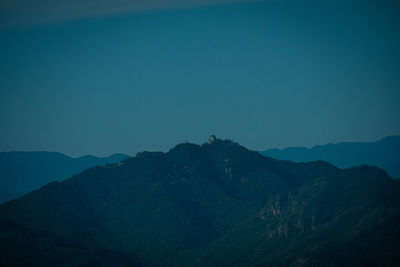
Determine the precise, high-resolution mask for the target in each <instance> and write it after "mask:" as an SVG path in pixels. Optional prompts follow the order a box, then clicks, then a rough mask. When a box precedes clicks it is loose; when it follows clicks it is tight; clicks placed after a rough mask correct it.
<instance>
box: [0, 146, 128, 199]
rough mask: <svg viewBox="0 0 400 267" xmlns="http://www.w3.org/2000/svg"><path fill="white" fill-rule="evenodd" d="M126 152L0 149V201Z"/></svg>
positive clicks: (18, 195) (112, 159)
mask: <svg viewBox="0 0 400 267" xmlns="http://www.w3.org/2000/svg"><path fill="white" fill-rule="evenodd" d="M127 157H129V156H128V155H125V154H121V153H115V154H112V155H110V156H108V157H96V156H92V155H85V156H81V157H76V158H72V157H69V156H67V155H65V154H62V153H59V152H48V151H32V152H21V151H11V152H0V177H1V178H2V179H1V180H0V203H1V202H4V201H7V200H10V199H13V198H17V197H20V196H22V195H24V194H26V193H28V192H30V191H32V190H35V189H38V188H40V187H41V186H43V185H45V184H47V183H49V182H52V181H60V180H63V179H66V178H68V177H71V176H72V175H74V174H76V173H79V172H81V171H83V170H85V169H87V168H89V167H92V166H96V165H105V164H107V163H115V162H119V161H121V160H123V159H125V158H127Z"/></svg>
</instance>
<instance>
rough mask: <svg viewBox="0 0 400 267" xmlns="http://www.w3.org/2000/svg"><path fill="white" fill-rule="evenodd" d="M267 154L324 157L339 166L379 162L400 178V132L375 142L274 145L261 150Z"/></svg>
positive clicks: (288, 157) (305, 158) (304, 158)
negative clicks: (292, 145)
mask: <svg viewBox="0 0 400 267" xmlns="http://www.w3.org/2000/svg"><path fill="white" fill-rule="evenodd" d="M260 153H261V154H262V155H264V156H269V157H273V158H276V159H280V160H291V161H294V162H307V161H313V160H324V161H327V162H330V163H331V164H333V165H335V166H337V167H339V168H349V167H352V166H357V165H363V164H368V165H375V166H378V167H380V168H383V169H385V170H386V171H387V172H388V173H389V174H390V175H391V176H392V177H393V178H400V135H393V136H387V137H384V138H382V139H380V140H377V141H374V142H339V143H329V144H326V145H316V146H313V147H311V148H307V147H287V148H283V149H278V148H272V149H268V150H264V151H260Z"/></svg>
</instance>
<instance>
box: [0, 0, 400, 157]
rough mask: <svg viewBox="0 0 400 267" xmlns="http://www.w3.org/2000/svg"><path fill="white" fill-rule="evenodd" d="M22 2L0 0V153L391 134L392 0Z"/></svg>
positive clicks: (396, 108)
mask: <svg viewBox="0 0 400 267" xmlns="http://www.w3.org/2000/svg"><path fill="white" fill-rule="evenodd" d="M32 2H34V1H27V0H25V1H24V0H18V1H11V0H0V10H1V11H0V29H1V30H0V151H10V150H49V151H58V152H62V153H66V154H68V155H72V156H79V155H83V154H94V155H108V154H110V153H114V152H123V153H129V154H135V153H136V152H137V151H141V150H166V149H168V148H170V147H171V146H173V145H175V144H176V143H178V142H181V141H182V140H189V141H192V142H196V143H202V142H205V141H206V140H207V138H208V136H209V135H210V134H216V135H217V136H220V137H223V138H229V139H233V140H234V141H237V142H239V143H241V144H243V145H245V146H247V147H249V148H251V149H256V150H261V149H266V148H270V147H285V146H292V145H298V146H312V145H315V144H324V143H328V142H338V141H369V140H375V139H379V138H381V137H384V136H387V135H393V134H400V119H399V118H400V104H399V103H400V16H399V15H398V14H400V4H399V2H398V0H381V1H378V0H377V1H370V0H366V1H355V0H348V1H341V0H339V1H338V0H335V1H333V0H329V1H328V0H318V1H310V0H303V1H302V0H274V1H235V0H220V1H218V3H223V4H222V5H215V4H214V5H210V4H211V3H212V2H214V3H215V1H200V0H192V1H183V0H171V1H161V0H151V1H148V2H146V1H126V0H125V1H124V0H119V1H113V2H112V1H111V2H110V1H105V0H102V1H100V2H98V3H100V4H98V5H94V4H93V3H94V2H95V1H94V0H88V1H60V2H59V5H54V4H52V2H53V1H48V0H43V1H40V0H39V1H36V3H35V5H33V4H32ZM145 2H146V4H143V3H145ZM238 2H241V3H238ZM57 3H58V2H57ZM68 3H69V4H68ZM80 3H84V4H80Z"/></svg>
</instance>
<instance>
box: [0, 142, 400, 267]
mask: <svg viewBox="0 0 400 267" xmlns="http://www.w3.org/2000/svg"><path fill="white" fill-rule="evenodd" d="M399 207H400V183H399V181H397V180H393V179H392V178H390V177H389V176H388V175H387V174H386V173H385V172H384V171H382V170H381V169H378V168H375V167H369V166H361V167H357V168H351V169H347V170H339V169H337V168H336V167H334V166H332V165H330V164H328V163H326V162H322V161H317V162H309V163H293V162H288V161H278V160H275V159H272V158H267V157H263V156H261V155H260V154H258V153H257V152H252V151H249V150H247V149H245V148H244V147H242V146H240V145H238V144H236V143H234V142H231V141H223V140H220V139H214V140H213V141H212V142H210V143H208V144H204V145H201V146H199V145H195V144H180V145H177V146H176V147H174V148H173V149H171V150H170V151H169V152H168V153H161V152H153V153H152V152H142V153H139V154H138V155H137V156H136V157H133V158H128V159H126V160H124V161H123V162H122V163H121V164H109V165H107V166H104V167H94V168H90V169H88V170H86V171H84V172H82V173H81V174H79V175H75V176H73V177H71V178H70V179H67V180H65V181H63V182H56V183H52V184H49V185H47V186H45V187H43V188H41V189H40V190H37V191H35V192H32V193H30V194H28V195H26V196H24V197H23V198H21V199H17V200H14V201H10V202H7V203H5V204H3V205H1V206H0V215H1V216H2V218H4V220H8V221H10V222H13V223H15V224H18V227H19V228H18V227H15V228H13V229H17V230H12V234H9V233H10V228H9V227H8V228H7V227H3V228H2V229H1V231H0V237H1V238H0V242H1V243H2V246H1V253H3V255H6V254H7V253H9V251H13V253H14V254H13V255H21V257H23V258H25V259H27V260H29V261H31V262H37V261H38V259H37V258H38V257H39V258H40V259H41V262H42V263H44V264H43V265H45V264H47V263H48V264H49V265H51V263H53V262H54V261H56V260H57V259H63V257H66V256H67V255H77V256H75V257H74V258H76V259H77V260H80V261H79V262H75V263H71V264H72V265H74V264H76V265H87V264H91V263H93V262H95V261H96V260H101V261H102V262H103V261H104V262H107V261H108V263H107V264H106V265H113V264H114V263H112V262H113V261H115V257H114V256H115V255H116V254H115V253H116V252H115V251H118V253H123V255H129V257H134V259H137V260H135V262H140V263H141V264H144V265H149V266H376V265H382V266H396V265H398V263H399V257H398V256H397V255H400V236H399V230H398V227H396V226H397V225H398V223H399V222H400V221H399V219H400V211H399ZM27 231H28V233H29V234H27ZM30 231H31V232H30ZM38 233H40V234H38ZM27 235H28V236H29V238H28V240H29V242H26V241H25V240H27V239H26V238H25V237H26V236H27ZM10 240H12V242H13V243H11V244H13V245H12V246H11V245H7V244H8V242H10ZM60 240H62V242H61V241H60ZM63 242H64V243H63ZM65 242H67V243H65ZM68 242H69V243H68ZM66 244H73V245H69V246H67V245H66ZM31 246H34V247H35V248H36V250H33V251H35V253H34V254H31V253H28V252H27V250H25V249H21V248H22V247H27V248H29V247H31ZM99 248H103V249H104V250H105V251H109V253H110V254H107V253H106V254H104V253H101V255H102V256H103V257H106V258H105V259H103V258H102V259H100V258H99V257H100V256H98V254H97V251H98V250H99ZM60 250H61V251H63V253H64V254H61V255H60V253H59V251H60ZM112 251H114V252H112ZM107 255H108V256H107ZM121 255H122V254H121ZM17 258H18V257H17V256H16V257H8V258H7V259H8V260H9V261H10V262H14V261H13V259H17ZM123 259H126V260H129V259H128V258H124V257H123V256H121V261H120V262H119V263H115V265H116V266H119V265H123V264H125V262H126V261H125V260H123ZM16 261H17V260H16ZM87 262H89V263H87ZM110 262H111V263H112V264H111V263H110ZM71 264H70V265H71Z"/></svg>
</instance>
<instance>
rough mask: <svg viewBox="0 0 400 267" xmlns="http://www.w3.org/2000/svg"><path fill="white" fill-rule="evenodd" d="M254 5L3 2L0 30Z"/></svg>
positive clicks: (137, 0) (206, 0) (197, 0)
mask: <svg viewBox="0 0 400 267" xmlns="http://www.w3.org/2000/svg"><path fill="white" fill-rule="evenodd" d="M254 1H257V0H57V1H54V0H40V1H32V0H0V28H9V27H15V26H31V25H35V24H42V23H52V22H57V21H65V20H73V19H79V18H90V17H99V16H110V15H116V14H126V13H133V12H140V11H146V10H157V9H176V8H192V7H201V6H210V5H220V4H234V3H243V2H254ZM258 1H260V0H258Z"/></svg>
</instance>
